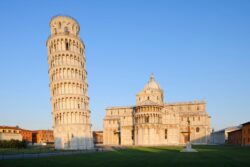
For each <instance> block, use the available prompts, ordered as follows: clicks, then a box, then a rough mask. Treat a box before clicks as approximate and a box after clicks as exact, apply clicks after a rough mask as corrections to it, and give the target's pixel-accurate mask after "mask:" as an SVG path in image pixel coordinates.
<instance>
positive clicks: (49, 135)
mask: <svg viewBox="0 0 250 167" xmlns="http://www.w3.org/2000/svg"><path fill="white" fill-rule="evenodd" d="M33 138H34V139H33V142H34V143H40V144H41V143H54V135H53V131H52V130H36V131H34V133H33Z"/></svg>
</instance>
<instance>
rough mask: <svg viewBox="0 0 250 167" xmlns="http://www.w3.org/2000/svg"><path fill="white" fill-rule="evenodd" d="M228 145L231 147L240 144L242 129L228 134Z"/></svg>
mask: <svg viewBox="0 0 250 167" xmlns="http://www.w3.org/2000/svg"><path fill="white" fill-rule="evenodd" d="M228 144H231V145H241V144H242V129H238V130H235V131H231V132H228Z"/></svg>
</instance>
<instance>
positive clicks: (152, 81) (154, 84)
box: [144, 74, 161, 90]
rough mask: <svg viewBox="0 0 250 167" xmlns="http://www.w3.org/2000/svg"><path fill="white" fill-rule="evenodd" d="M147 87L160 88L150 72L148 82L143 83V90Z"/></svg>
mask: <svg viewBox="0 0 250 167" xmlns="http://www.w3.org/2000/svg"><path fill="white" fill-rule="evenodd" d="M147 89H160V90H161V87H160V85H159V84H158V83H157V82H156V81H155V77H154V75H153V74H151V76H150V80H149V81H148V83H147V84H146V85H145V87H144V90H147Z"/></svg>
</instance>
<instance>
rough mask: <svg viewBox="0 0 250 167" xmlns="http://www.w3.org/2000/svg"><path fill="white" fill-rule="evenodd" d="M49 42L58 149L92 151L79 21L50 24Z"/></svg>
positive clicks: (55, 20)
mask: <svg viewBox="0 0 250 167" xmlns="http://www.w3.org/2000/svg"><path fill="white" fill-rule="evenodd" d="M50 28H51V35H50V37H49V38H48V40H47V44H46V45H47V48H48V64H49V71H48V73H49V77H50V93H51V104H52V116H53V129H54V138H55V148H56V149H72V150H77V149H91V148H93V138H92V132H91V123H90V110H89V97H88V83H87V71H86V60H85V46H84V43H83V41H82V40H81V38H80V37H79V31H80V26H79V24H78V22H77V21H76V20H75V19H73V18H71V17H68V16H56V17H53V18H52V19H51V21H50Z"/></svg>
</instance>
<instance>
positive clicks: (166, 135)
mask: <svg viewBox="0 0 250 167" xmlns="http://www.w3.org/2000/svg"><path fill="white" fill-rule="evenodd" d="M167 138H168V129H165V139H167Z"/></svg>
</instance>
